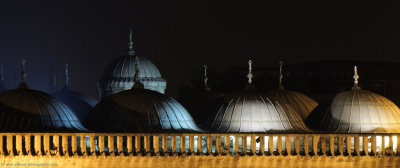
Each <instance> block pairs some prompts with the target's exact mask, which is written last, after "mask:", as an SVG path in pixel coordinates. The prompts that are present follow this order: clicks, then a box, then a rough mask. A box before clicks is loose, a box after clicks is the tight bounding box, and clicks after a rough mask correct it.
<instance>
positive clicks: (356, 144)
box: [354, 135, 360, 156]
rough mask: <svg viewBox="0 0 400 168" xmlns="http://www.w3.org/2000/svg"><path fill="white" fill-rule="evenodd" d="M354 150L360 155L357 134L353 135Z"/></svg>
mask: <svg viewBox="0 0 400 168" xmlns="http://www.w3.org/2000/svg"><path fill="white" fill-rule="evenodd" d="M354 152H356V155H357V156H360V138H359V136H358V135H355V136H354Z"/></svg>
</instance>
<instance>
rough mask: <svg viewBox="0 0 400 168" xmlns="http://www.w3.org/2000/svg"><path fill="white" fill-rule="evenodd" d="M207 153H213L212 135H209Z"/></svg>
mask: <svg viewBox="0 0 400 168" xmlns="http://www.w3.org/2000/svg"><path fill="white" fill-rule="evenodd" d="M207 154H212V136H211V135H208V136H207Z"/></svg>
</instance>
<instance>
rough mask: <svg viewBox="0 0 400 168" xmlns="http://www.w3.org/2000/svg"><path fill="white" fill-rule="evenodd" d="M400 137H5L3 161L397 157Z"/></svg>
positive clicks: (0, 140) (1, 151) (1, 136)
mask: <svg viewBox="0 0 400 168" xmlns="http://www.w3.org/2000/svg"><path fill="white" fill-rule="evenodd" d="M399 136H400V134H207V133H187V134H186V133H185V134H150V133H145V134H131V133H127V134H123V133H0V145H1V147H2V148H0V155H5V156H15V155H33V156H38V155H58V156H100V155H104V156H118V155H125V156H138V155H139V156H160V155H161V156H167V155H210V156H221V155H222V156H245V155H250V156H257V155H259V156H262V155H263V156H273V155H275V156H350V157H351V156H397V155H400V141H398V140H397V139H398V137H399Z"/></svg>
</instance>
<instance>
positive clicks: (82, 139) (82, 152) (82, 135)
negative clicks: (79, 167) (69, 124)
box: [79, 134, 86, 155]
mask: <svg viewBox="0 0 400 168" xmlns="http://www.w3.org/2000/svg"><path fill="white" fill-rule="evenodd" d="M79 136H80V137H81V142H80V146H81V148H80V151H81V154H82V155H84V154H86V135H84V134H81V135H79Z"/></svg>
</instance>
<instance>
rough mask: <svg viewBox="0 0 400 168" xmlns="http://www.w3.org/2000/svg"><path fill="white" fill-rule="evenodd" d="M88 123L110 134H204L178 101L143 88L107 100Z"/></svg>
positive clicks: (91, 116)
mask: <svg viewBox="0 0 400 168" xmlns="http://www.w3.org/2000/svg"><path fill="white" fill-rule="evenodd" d="M135 86H136V85H135ZM84 123H85V125H86V126H87V127H88V128H91V129H93V130H97V131H107V132H193V131H200V129H199V128H198V127H197V126H196V124H195V122H194V121H193V119H192V117H191V116H190V114H189V113H188V112H187V111H186V109H185V108H184V107H183V106H182V105H181V104H179V103H178V102H177V101H176V100H175V99H173V98H171V97H168V96H166V95H164V94H161V93H158V92H155V91H152V90H148V89H143V88H132V89H130V90H126V91H122V92H120V93H117V94H115V95H112V96H108V97H105V98H103V100H101V101H100V103H99V104H98V105H96V106H95V108H94V110H93V112H92V113H90V114H89V115H88V116H87V118H86V120H85V122H84Z"/></svg>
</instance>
